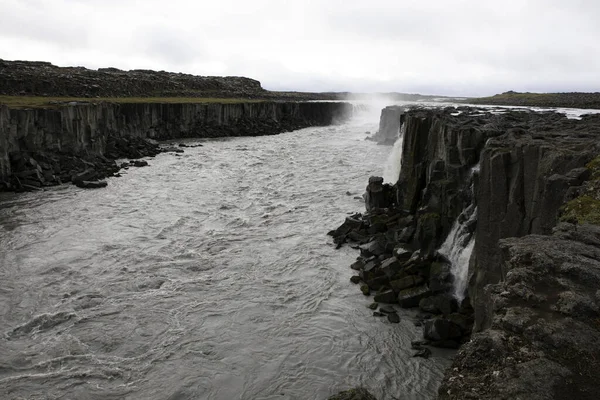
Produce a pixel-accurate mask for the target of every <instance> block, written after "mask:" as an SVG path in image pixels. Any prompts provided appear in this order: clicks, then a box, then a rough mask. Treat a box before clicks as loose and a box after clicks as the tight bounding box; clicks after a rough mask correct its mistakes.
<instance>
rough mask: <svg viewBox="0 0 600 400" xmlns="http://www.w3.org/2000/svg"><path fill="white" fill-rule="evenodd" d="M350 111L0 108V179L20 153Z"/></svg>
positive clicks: (305, 120) (277, 105)
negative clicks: (15, 156)
mask: <svg viewBox="0 0 600 400" xmlns="http://www.w3.org/2000/svg"><path fill="white" fill-rule="evenodd" d="M351 112H352V106H351V105H350V104H348V103H340V102H249V103H233V104H219V103H208V104H193V103H186V104H158V103H140V104H117V103H98V104H88V103H69V104H68V105H62V106H57V107H55V108H34V109H9V108H8V107H6V106H0V181H2V180H6V179H8V177H9V176H10V174H11V161H10V155H11V154H16V153H20V152H30V153H36V152H61V153H72V154H82V153H86V154H97V155H103V154H104V152H105V150H106V145H107V142H108V139H109V137H138V138H150V139H157V140H164V139H174V138H186V137H194V138H208V137H221V136H256V135H266V134H276V133H281V132H285V131H289V130H294V129H300V128H304V127H308V126H318V125H329V124H332V123H335V122H336V121H338V120H342V119H344V118H346V117H348V116H349V115H350V114H351Z"/></svg>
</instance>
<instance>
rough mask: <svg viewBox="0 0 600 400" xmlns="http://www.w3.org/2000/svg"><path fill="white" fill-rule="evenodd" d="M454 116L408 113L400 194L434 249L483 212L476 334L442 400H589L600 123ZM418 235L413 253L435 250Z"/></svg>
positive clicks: (475, 276)
mask: <svg viewBox="0 0 600 400" xmlns="http://www.w3.org/2000/svg"><path fill="white" fill-rule="evenodd" d="M455 113H456V110H455V109H451V110H450V109H449V110H428V111H418V110H413V111H410V112H409V113H407V114H406V116H405V123H406V132H405V136H404V148H403V158H402V170H401V175H400V180H399V182H398V184H397V187H396V192H397V202H398V205H399V206H400V207H402V208H403V209H405V210H406V211H407V212H409V213H410V214H411V215H413V216H414V218H415V222H414V223H415V224H416V226H417V232H418V231H419V226H420V225H423V226H424V225H426V224H431V221H432V220H433V221H435V225H436V226H433V227H429V228H428V230H427V231H428V232H429V234H428V235H426V237H427V238H428V239H427V240H428V241H433V242H434V244H435V246H438V247H439V246H440V245H441V243H442V242H443V241H444V239H445V238H446V236H447V235H448V232H449V230H450V226H451V224H452V221H453V220H455V219H456V218H457V217H459V215H460V214H461V210H464V209H465V208H466V207H468V206H469V205H470V203H471V204H472V203H473V202H474V203H475V205H476V206H477V209H478V218H477V225H476V228H475V229H476V230H475V238H476V239H475V248H474V251H473V253H472V256H471V260H470V264H469V287H468V291H469V295H470V302H471V305H472V306H473V308H474V317H475V326H474V329H473V336H472V340H471V341H469V342H467V343H465V344H463V346H462V347H461V350H460V352H459V354H458V356H457V357H456V359H455V360H454V363H453V366H452V367H451V368H450V369H449V371H448V373H447V374H446V378H445V379H444V382H443V383H442V386H441V387H440V391H439V397H440V398H441V399H466V398H473V399H567V398H578V399H579V398H581V399H588V398H589V399H591V398H594V396H596V395H597V393H598V389H599V385H600V384H599V383H598V382H599V381H600V380H599V379H598V378H600V373H598V370H599V369H598V367H599V366H600V361H597V360H600V357H599V356H600V344H599V343H600V325H599V324H598V321H600V291H599V290H598V288H599V287H600V228H598V226H597V225H590V224H588V223H587V222H589V221H592V222H594V223H598V221H600V218H596V216H598V215H600V201H599V200H598V199H600V184H595V183H592V182H594V180H593V179H594V178H595V179H596V181H597V180H598V178H599V177H600V172H599V171H598V170H599V169H600V168H598V164H600V163H599V162H597V161H598V159H596V158H595V157H597V156H598V155H599V154H600V140H599V139H600V117H598V116H584V117H583V119H582V120H581V121H578V120H570V119H567V118H566V117H565V116H563V115H561V114H553V113H533V112H528V111H519V112H517V111H508V112H506V111H505V112H503V113H501V114H492V113H489V112H485V111H482V110H476V109H467V108H464V109H462V110H461V114H460V115H453V114H455ZM590 178H592V180H590ZM470 185H474V190H473V191H472V193H474V195H472V196H469V186H470ZM565 210H567V211H569V212H570V214H565V212H566V211H565ZM582 213H583V214H584V217H581V216H580V214H582ZM432 215H436V216H439V217H436V218H432V217H431V216H432ZM561 218H562V221H563V222H560V220H561ZM422 237H423V235H421V236H420V237H419V235H418V234H417V235H415V237H414V238H413V243H414V244H420V245H421V246H422V248H423V245H425V246H426V247H427V248H431V247H432V246H431V245H430V244H428V243H419V240H420V238H422ZM425 331H426V332H425V334H426V336H427V327H426V329H425Z"/></svg>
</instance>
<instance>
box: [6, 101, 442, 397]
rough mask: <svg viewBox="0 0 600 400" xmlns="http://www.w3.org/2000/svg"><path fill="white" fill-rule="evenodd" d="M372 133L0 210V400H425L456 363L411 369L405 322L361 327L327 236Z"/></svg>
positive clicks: (376, 149)
mask: <svg viewBox="0 0 600 400" xmlns="http://www.w3.org/2000/svg"><path fill="white" fill-rule="evenodd" d="M378 117H379V114H378V112H376V113H374V114H373V115H371V116H370V117H369V118H366V117H365V118H356V119H355V120H353V121H351V122H350V123H347V124H345V125H340V126H332V127H324V128H309V129H304V130H300V131H296V132H290V133H285V134H281V135H277V136H267V137H258V138H232V139H226V140H211V141H204V142H203V144H204V147H198V148H190V149H186V152H185V153H184V154H182V156H175V155H173V154H161V155H159V156H157V157H156V158H154V159H152V160H150V164H151V166H150V167H146V168H140V169H130V170H129V171H128V172H127V173H126V174H124V176H123V177H122V178H113V179H110V180H109V185H108V187H107V188H106V189H101V190H95V191H85V190H80V189H77V188H75V187H74V186H63V187H59V188H55V189H53V190H49V191H46V192H44V193H27V194H20V195H14V194H13V195H6V194H5V195H3V196H2V197H0V329H1V333H2V335H1V337H0V398H2V399H21V398H22V399H58V398H60V399H121V398H123V399H223V400H225V399H227V400H229V399H325V398H326V397H327V396H329V395H331V394H333V393H335V392H337V391H339V390H343V389H346V388H348V387H351V386H357V385H363V386H366V387H367V388H369V390H371V391H372V392H373V393H374V394H375V395H376V396H377V397H378V398H380V399H393V398H401V399H429V398H432V397H433V396H434V394H435V391H436V389H437V385H438V383H439V381H440V379H441V376H442V374H443V370H444V368H445V367H447V366H448V365H449V362H450V361H449V354H450V353H446V352H440V351H436V352H434V357H433V358H430V359H428V360H425V359H421V358H412V357H411V356H412V353H413V351H412V350H410V341H411V340H414V339H417V338H419V337H420V336H421V333H420V330H419V329H418V328H415V327H414V324H413V322H412V320H411V315H412V314H411V313H410V312H407V311H401V314H400V315H401V317H402V321H401V322H400V324H398V325H391V324H389V323H388V322H387V321H386V320H381V319H377V318H375V317H372V316H371V314H372V311H371V310H369V309H368V308H367V307H366V305H367V304H369V303H370V301H371V300H372V299H370V298H366V297H364V296H362V294H360V292H359V291H358V289H357V288H356V287H355V286H353V285H351V284H350V283H349V277H350V276H351V274H352V273H351V272H352V271H351V270H350V269H349V268H348V266H349V264H350V263H351V262H352V261H353V260H354V258H355V256H356V253H355V251H354V250H351V249H347V248H343V249H341V250H335V249H334V248H333V246H332V245H331V242H330V240H329V238H328V237H327V236H326V232H327V231H328V230H330V229H332V228H334V227H335V226H337V225H339V224H340V223H341V222H342V221H343V219H344V217H345V216H346V213H347V212H349V211H361V210H362V208H363V204H362V202H361V201H360V200H359V199H356V198H355V196H360V195H361V194H362V192H363V190H364V187H365V186H366V182H367V179H368V177H369V176H370V175H379V174H380V173H381V170H382V169H383V165H384V163H385V160H386V158H387V157H388V153H389V152H390V150H391V149H390V147H384V146H377V145H376V144H374V143H372V142H369V141H365V140H364V137H365V131H367V130H371V131H373V130H375V129H376V124H377V120H378ZM347 192H349V193H350V194H349V195H348V194H347Z"/></svg>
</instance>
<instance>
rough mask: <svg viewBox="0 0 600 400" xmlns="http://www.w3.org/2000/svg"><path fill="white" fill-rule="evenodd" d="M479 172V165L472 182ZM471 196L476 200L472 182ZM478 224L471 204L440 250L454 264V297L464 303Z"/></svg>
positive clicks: (474, 208)
mask: <svg viewBox="0 0 600 400" xmlns="http://www.w3.org/2000/svg"><path fill="white" fill-rule="evenodd" d="M478 172H479V164H478V165H476V166H475V167H473V169H471V180H472V178H473V175H474V174H476V173H478ZM471 195H472V197H473V198H475V193H474V184H473V182H471ZM476 224H477V207H476V206H475V205H474V204H469V205H468V206H467V207H466V208H465V209H464V210H463V212H462V213H461V214H460V215H459V216H458V218H457V219H456V221H454V224H453V225H452V229H451V230H450V233H449V234H448V237H447V238H446V240H445V241H444V243H443V244H442V246H441V247H440V248H439V249H438V252H439V253H440V254H442V255H444V256H445V257H446V258H448V260H449V261H450V263H451V264H452V266H451V268H450V273H451V274H452V276H453V277H454V290H453V295H454V297H455V298H456V299H457V300H458V302H459V303H460V302H462V300H464V298H465V293H466V290H467V278H468V274H469V261H470V260H471V254H472V253H473V248H474V247H475V226H476Z"/></svg>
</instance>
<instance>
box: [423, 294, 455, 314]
mask: <svg viewBox="0 0 600 400" xmlns="http://www.w3.org/2000/svg"><path fill="white" fill-rule="evenodd" d="M419 308H420V309H421V310H422V311H424V312H428V313H432V314H443V315H450V314H452V313H453V312H455V311H456V310H457V309H458V303H457V302H456V299H455V298H453V297H452V296H450V295H449V294H439V295H436V296H431V297H426V298H424V299H421V301H419Z"/></svg>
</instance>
